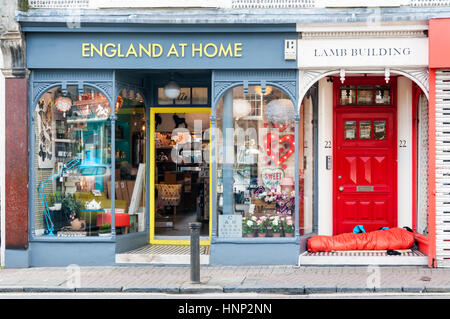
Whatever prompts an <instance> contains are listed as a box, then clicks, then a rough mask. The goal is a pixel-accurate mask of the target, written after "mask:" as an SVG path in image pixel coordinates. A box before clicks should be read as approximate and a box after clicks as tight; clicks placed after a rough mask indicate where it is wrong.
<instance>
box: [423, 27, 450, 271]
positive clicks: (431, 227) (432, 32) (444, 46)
mask: <svg viewBox="0 0 450 319" xmlns="http://www.w3.org/2000/svg"><path fill="white" fill-rule="evenodd" d="M449 33H450V19H430V21H429V26H428V41H429V42H428V49H429V50H428V51H429V103H428V130H429V134H428V135H429V136H428V231H429V235H428V243H429V247H428V252H429V254H428V259H429V261H428V266H430V267H436V70H438V69H443V68H446V69H447V68H450V41H448V34H449Z"/></svg>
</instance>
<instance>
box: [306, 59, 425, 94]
mask: <svg viewBox="0 0 450 319" xmlns="http://www.w3.org/2000/svg"><path fill="white" fill-rule="evenodd" d="M388 69H389V75H390V76H392V75H403V76H404V77H406V78H408V79H410V80H413V81H414V82H415V83H416V84H417V85H418V86H419V87H420V88H421V89H422V91H423V92H424V93H425V96H426V97H427V99H428V98H429V93H428V88H429V85H428V78H429V74H428V67H423V68H388ZM342 70H344V72H345V73H344V74H345V75H346V76H353V75H363V74H374V75H379V76H386V68H382V69H381V68H374V69H369V68H367V69H365V70H362V69H353V68H335V69H328V70H327V69H299V82H298V83H299V95H298V100H299V101H302V100H303V98H304V97H305V95H306V92H308V90H309V88H310V87H311V86H312V85H313V84H314V83H316V82H317V81H319V80H320V79H322V78H325V77H327V76H330V75H341V74H342V73H341V71H342Z"/></svg>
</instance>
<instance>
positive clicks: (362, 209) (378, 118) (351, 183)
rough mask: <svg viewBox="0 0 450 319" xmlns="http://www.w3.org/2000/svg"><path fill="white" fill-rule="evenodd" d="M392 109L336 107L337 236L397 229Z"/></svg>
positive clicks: (335, 178) (335, 215) (394, 134)
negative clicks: (360, 228)
mask: <svg viewBox="0 0 450 319" xmlns="http://www.w3.org/2000/svg"><path fill="white" fill-rule="evenodd" d="M395 112H396V110H395V107H348V106H344V107H342V106H341V107H335V119H334V121H335V122H334V123H335V126H334V128H335V130H334V141H335V143H334V169H333V172H334V173H333V187H334V191H333V193H334V195H333V196H334V201H333V203H334V229H333V232H334V234H335V235H337V234H341V233H346V232H352V231H353V228H354V227H355V226H356V225H363V226H364V228H365V230H366V231H372V230H376V229H378V228H380V227H384V226H387V227H396V226H397V164H396V163H397V162H396V160H397V147H396V139H397V133H396V126H395V123H396V113H395Z"/></svg>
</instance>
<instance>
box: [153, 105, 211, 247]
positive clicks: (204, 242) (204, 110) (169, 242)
mask: <svg viewBox="0 0 450 319" xmlns="http://www.w3.org/2000/svg"><path fill="white" fill-rule="evenodd" d="M156 113H208V114H211V108H207V107H152V108H150V135H149V136H150V190H151V191H150V244H158V245H189V244H190V241H189V240H176V239H175V240H160V239H155V133H156V129H155V114H156ZM209 125H210V128H211V121H210V122H209ZM209 158H210V161H211V143H210V145H209ZM211 174H212V172H211V168H210V169H209V237H208V240H200V245H210V244H211V230H212V210H211V207H212V196H211V194H212V188H211V186H212V185H211Z"/></svg>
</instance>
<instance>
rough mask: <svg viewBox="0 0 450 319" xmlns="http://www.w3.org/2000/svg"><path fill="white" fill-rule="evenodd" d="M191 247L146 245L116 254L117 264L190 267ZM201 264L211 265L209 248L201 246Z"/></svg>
mask: <svg viewBox="0 0 450 319" xmlns="http://www.w3.org/2000/svg"><path fill="white" fill-rule="evenodd" d="M190 262H191V255H190V246H189V245H146V246H143V247H140V248H137V249H133V250H130V251H127V252H124V253H120V254H116V264H159V265H163V264H164V265H189V264H190ZM200 264H201V265H209V246H204V245H202V246H200Z"/></svg>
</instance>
